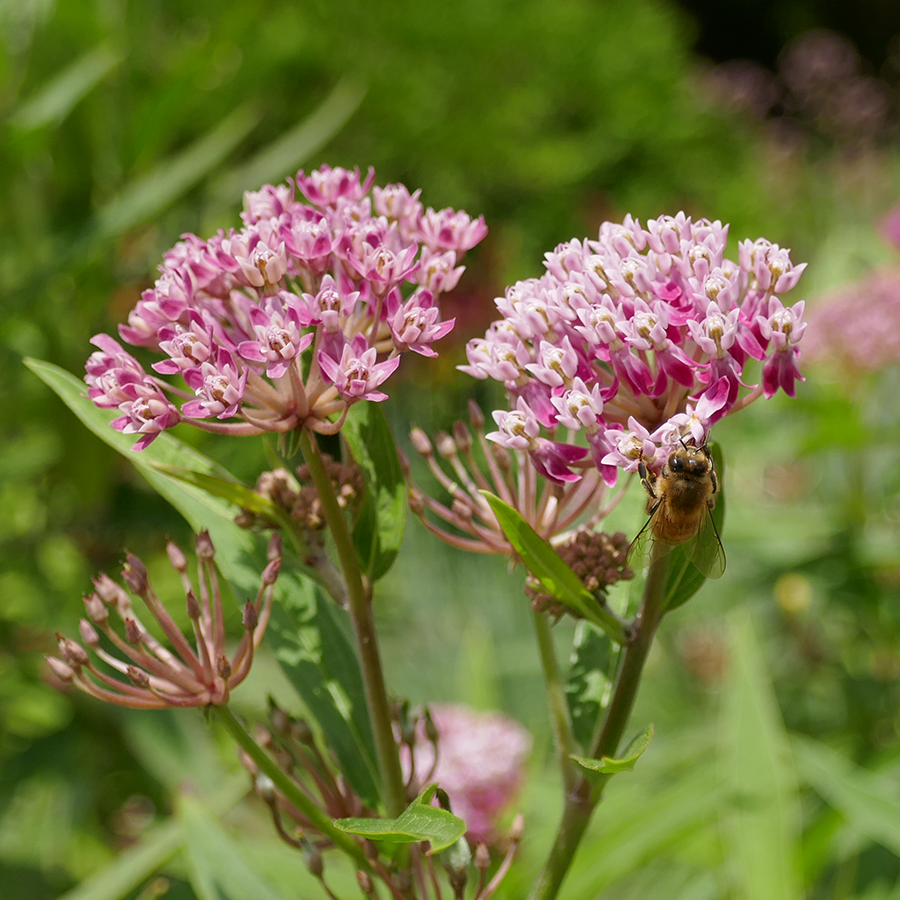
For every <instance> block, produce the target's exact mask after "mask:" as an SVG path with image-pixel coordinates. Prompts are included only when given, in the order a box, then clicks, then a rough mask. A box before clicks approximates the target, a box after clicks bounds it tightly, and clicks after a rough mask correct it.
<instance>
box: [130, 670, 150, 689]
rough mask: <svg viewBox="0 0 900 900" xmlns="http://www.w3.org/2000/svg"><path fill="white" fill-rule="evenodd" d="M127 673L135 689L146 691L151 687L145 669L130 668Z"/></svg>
mask: <svg viewBox="0 0 900 900" xmlns="http://www.w3.org/2000/svg"><path fill="white" fill-rule="evenodd" d="M125 673H126V674H127V675H128V677H129V678H130V679H131V683H132V684H133V685H134V686H135V687H139V688H144V689H145V690H146V689H147V688H149V687H150V676H149V675H148V674H147V673H146V672H145V671H144V670H143V669H139V668H138V667H137V666H129V667H128V668H127V669H126V670H125Z"/></svg>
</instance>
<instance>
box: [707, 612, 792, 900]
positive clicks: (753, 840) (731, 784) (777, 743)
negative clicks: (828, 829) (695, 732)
mask: <svg viewBox="0 0 900 900" xmlns="http://www.w3.org/2000/svg"><path fill="white" fill-rule="evenodd" d="M731 635H732V653H731V661H732V671H731V674H730V678H729V681H728V684H727V686H726V689H725V691H724V695H723V698H722V711H721V724H720V728H721V734H720V742H719V744H720V746H719V771H720V777H721V779H722V781H723V784H724V785H725V786H726V788H727V789H728V790H729V791H730V793H731V796H733V797H735V798H737V802H733V803H732V804H730V805H729V806H726V807H723V810H722V825H723V829H722V832H723V837H724V840H725V855H726V858H727V859H730V860H732V861H733V863H734V877H735V878H736V880H737V887H738V890H737V891H736V893H737V895H738V896H741V897H744V898H746V900H795V898H797V897H800V896H801V895H802V891H801V889H800V884H801V882H800V875H799V866H798V857H799V838H800V810H799V800H798V795H797V785H796V776H795V772H794V769H793V765H792V762H791V756H790V750H789V748H788V743H787V735H786V733H785V730H784V725H783V723H782V721H781V714H780V712H779V709H778V703H777V701H776V699H775V695H774V692H773V690H772V684H771V681H770V679H769V676H768V673H767V672H766V666H765V661H764V660H763V657H762V653H761V650H760V647H759V645H758V643H757V639H756V635H755V634H754V630H753V626H752V622H751V620H750V617H749V615H747V614H743V613H742V614H740V615H736V616H735V617H734V618H733V619H732V623H731Z"/></svg>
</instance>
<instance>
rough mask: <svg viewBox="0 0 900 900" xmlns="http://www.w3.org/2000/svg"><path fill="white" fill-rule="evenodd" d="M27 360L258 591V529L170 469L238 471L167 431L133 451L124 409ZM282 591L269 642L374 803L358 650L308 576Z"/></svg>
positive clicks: (281, 584)
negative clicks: (122, 426)
mask: <svg viewBox="0 0 900 900" xmlns="http://www.w3.org/2000/svg"><path fill="white" fill-rule="evenodd" d="M26 365H27V366H28V367H29V368H30V369H31V371H32V372H34V373H35V374H36V375H37V376H38V377H39V378H41V379H42V380H43V381H44V382H45V383H46V384H47V385H48V386H49V387H51V388H52V389H53V390H54V391H55V392H56V393H57V394H58V395H59V396H60V398H61V399H62V400H63V402H64V403H66V405H67V406H68V407H69V408H70V409H71V410H72V411H73V412H74V413H75V415H76V416H78V418H79V419H81V421H82V422H83V423H84V424H85V425H86V426H87V427H88V428H89V429H90V430H91V431H92V432H94V434H96V435H97V436H98V437H99V438H100V439H101V440H103V441H105V442H106V443H107V444H109V445H110V446H111V447H113V448H114V449H116V450H118V451H119V452H120V453H122V455H123V456H125V457H126V458H127V459H128V460H129V461H130V462H131V463H133V464H134V466H135V467H136V468H137V470H138V471H139V472H140V473H141V474H142V475H143V476H144V477H145V478H146V479H147V480H148V481H149V482H150V484H151V485H153V487H154V488H155V489H156V490H157V491H158V492H159V493H160V494H161V495H162V496H163V497H165V498H166V499H167V500H168V501H169V502H170V503H171V504H172V505H173V506H174V507H175V508H176V509H177V510H178V511H179V512H180V513H181V514H182V515H183V516H184V517H185V519H186V520H187V521H188V523H189V524H190V525H191V527H192V528H193V529H194V530H195V531H200V530H201V529H203V528H206V529H207V530H208V531H209V533H210V536H211V537H212V540H213V544H214V545H215V548H216V563H217V564H218V566H219V568H220V569H221V571H222V573H223V575H224V576H225V578H226V579H228V581H229V582H230V583H231V584H232V585H233V586H234V588H235V592H236V594H237V596H238V597H240V596H250V597H252V596H255V594H256V592H257V590H258V588H259V576H260V573H261V572H262V570H263V568H264V567H265V563H266V557H265V550H264V548H262V547H260V546H259V544H258V542H257V540H256V538H255V537H254V535H253V534H252V533H251V532H249V531H246V530H244V529H242V528H238V526H237V525H235V523H234V513H235V508H234V506H232V504H231V503H230V502H228V501H226V500H224V499H222V498H221V497H216V496H213V495H212V494H210V493H208V492H207V491H206V490H204V489H202V488H200V487H197V486H196V485H194V484H189V483H187V482H185V481H184V480H182V479H181V478H177V479H176V478H172V477H171V476H169V475H166V474H164V472H165V467H166V466H177V467H178V468H179V469H188V470H190V471H192V472H195V473H199V474H200V475H208V476H211V477H213V478H215V479H219V480H220V481H223V482H226V483H235V479H234V478H233V476H232V475H231V474H230V473H229V472H228V471H227V470H226V469H224V468H222V467H221V466H219V465H217V464H216V463H214V462H212V461H211V460H209V459H207V458H206V457H205V456H203V455H202V454H200V453H197V451H195V450H193V449H191V448H190V447H187V446H186V445H185V444H182V443H181V442H180V441H178V440H177V439H176V438H174V437H173V436H172V435H171V434H168V433H166V434H161V435H160V436H159V437H158V438H157V439H156V440H155V441H154V442H153V443H152V444H151V445H150V446H149V447H147V448H146V449H145V450H142V451H141V452H140V453H135V452H134V451H132V450H131V447H132V445H133V443H134V437H133V436H132V435H126V434H122V433H121V432H119V431H115V430H114V429H112V428H110V427H109V422H110V421H111V420H112V419H113V418H115V416H116V415H117V411H116V410H112V411H109V410H101V409H98V408H97V407H96V406H94V404H93V403H92V402H91V401H90V400H89V399H88V398H87V397H86V396H84V390H85V387H84V384H83V383H82V382H80V381H79V380H78V379H77V378H75V377H74V376H73V375H70V374H69V373H68V372H65V371H63V370H62V369H60V368H58V367H57V366H54V365H52V364H50V363H46V362H41V361H38V360H26ZM275 597H276V601H277V602H276V603H275V605H274V608H273V614H272V620H271V622H270V626H269V629H268V631H267V635H266V640H267V642H268V643H269V644H270V645H271V646H273V647H274V648H275V653H276V656H277V657H278V661H279V663H280V664H281V666H282V668H283V669H284V670H285V673H286V674H287V676H288V678H289V679H290V680H291V683H292V684H293V685H294V686H295V688H296V689H297V691H298V693H299V694H300V696H301V697H302V698H303V700H304V702H305V703H306V705H307V707H308V708H309V710H310V713H311V714H312V715H313V716H314V717H315V718H316V720H317V721H318V722H319V724H320V726H321V727H322V730H323V731H324V732H325V735H326V737H327V738H328V741H329V743H330V744H331V745H332V746H333V747H334V748H335V754H336V755H337V757H338V760H339V762H340V764H341V768H342V771H343V772H344V775H345V776H346V777H347V779H348V781H349V782H350V783H351V785H353V787H354V789H355V790H356V791H357V792H358V793H359V794H360V796H361V797H363V798H364V799H366V800H367V801H369V802H374V800H375V798H376V797H377V793H378V792H377V789H376V781H375V779H374V776H373V775H372V773H373V772H374V770H375V767H374V763H373V762H372V761H373V760H374V758H375V751H374V743H373V740H372V736H371V726H370V724H369V720H368V715H367V712H366V706H365V703H364V699H363V698H364V693H363V686H362V675H361V674H360V671H359V665H358V663H357V658H356V654H355V653H354V651H353V649H352V647H351V645H350V642H349V641H348V640H347V638H346V635H345V634H344V632H343V630H342V629H341V626H340V625H339V624H338V620H337V616H338V615H339V613H338V611H337V609H336V608H335V607H334V605H333V604H331V603H328V602H326V601H324V600H322V599H321V597H320V596H319V595H318V594H317V593H316V591H315V590H314V589H313V586H312V585H311V584H310V582H309V581H308V580H307V579H305V578H302V577H301V576H299V575H298V574H296V573H294V572H291V571H290V570H288V569H286V568H282V571H281V575H280V576H279V578H278V581H277V583H276V586H275Z"/></svg>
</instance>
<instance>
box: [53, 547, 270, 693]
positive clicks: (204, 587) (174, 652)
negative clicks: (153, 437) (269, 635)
mask: <svg viewBox="0 0 900 900" xmlns="http://www.w3.org/2000/svg"><path fill="white" fill-rule="evenodd" d="M167 550H168V555H169V561H170V562H171V563H172V566H173V567H174V568H175V570H176V571H177V572H178V574H179V576H180V578H181V582H182V586H183V588H184V593H185V598H186V600H187V612H188V617H189V618H190V620H191V624H192V625H193V629H194V637H195V646H193V647H192V646H191V644H190V643H189V642H188V640H187V639H186V638H185V637H184V635H183V634H182V633H181V631H180V629H179V628H178V626H177V625H176V624H175V622H174V620H173V619H172V617H171V616H170V615H169V613H168V612H167V611H166V608H165V606H163V604H162V602H161V601H160V599H159V597H157V595H156V593H155V591H154V590H153V587H152V586H151V584H150V580H149V578H148V577H147V569H146V568H145V566H144V564H143V563H142V562H141V561H140V560H139V559H138V558H137V557H136V556H133V555H132V554H128V557H127V559H126V562H125V566H124V568H123V569H122V579H123V581H124V582H125V584H126V585H127V586H128V588H129V591H130V592H131V594H134V595H135V596H137V597H140V598H141V600H143V602H144V604H145V605H146V606H147V609H148V610H149V611H150V614H151V615H152V616H153V618H154V619H156V622H157V624H158V625H159V627H160V629H161V630H162V632H163V634H164V635H165V636H166V638H167V639H168V641H169V643H170V644H171V648H172V649H171V650H170V649H169V648H168V647H166V646H164V645H163V644H162V643H160V641H158V640H157V639H156V637H154V636H153V634H152V633H151V632H150V631H149V630H148V629H147V628H146V627H145V625H144V624H143V622H142V621H141V619H140V617H139V616H138V614H137V612H136V611H135V609H134V606H133V604H132V599H131V596H130V595H129V592H128V591H126V590H125V589H124V588H122V587H121V586H120V585H119V584H117V583H116V582H115V581H113V580H112V579H111V578H110V577H109V576H108V575H105V574H103V575H100V576H99V577H98V578H96V579H94V588H95V590H94V591H93V592H92V593H91V594H88V596H86V597H85V598H84V606H85V610H86V613H87V617H86V618H84V619H82V620H81V623H80V625H79V631H80V633H81V643H78V642H77V641H74V640H72V639H70V638H67V637H64V636H63V635H59V634H58V635H57V639H58V643H59V656H51V657H48V658H47V662H48V664H49V665H50V668H51V669H52V671H53V673H54V674H55V675H56V677H57V678H58V679H60V680H61V681H62V682H64V683H68V684H73V685H74V686H75V687H77V688H80V689H81V690H82V691H84V692H85V693H87V694H90V695H91V696H93V697H96V698H97V699H99V700H106V701H108V702H109V703H115V704H117V705H118V706H128V707H131V708H132V709H165V708H167V707H184V706H209V705H210V704H212V705H216V706H221V705H224V704H226V703H227V702H228V699H229V697H230V694H231V691H232V690H233V689H234V688H235V687H237V686H238V685H239V684H240V683H241V682H242V681H243V680H244V679H245V678H246V677H247V675H248V674H249V672H250V666H251V665H252V663H253V654H254V652H255V650H256V649H257V647H259V644H260V642H261V641H262V638H263V635H264V634H265V630H266V625H267V623H268V621H269V614H270V612H271V609H272V593H273V589H274V587H273V586H274V584H275V580H276V579H277V578H278V572H279V569H280V568H281V543H280V539H279V538H278V537H277V536H274V537H273V538H272V540H271V542H270V543H269V554H268V555H269V562H268V565H267V566H266V568H265V569H264V571H263V573H262V576H261V577H260V586H259V591H258V592H257V595H256V598H255V600H252V601H251V600H248V601H247V602H246V604H245V606H244V612H243V617H242V625H243V628H244V635H243V637H242V638H241V640H240V643H239V644H238V646H237V649H236V650H235V651H234V653H233V654H232V655H231V657H230V658H229V656H228V653H227V648H226V646H225V620H224V612H223V608H222V594H221V591H220V589H219V582H218V578H217V576H216V571H215V565H214V556H215V550H214V548H213V545H212V541H211V540H210V539H209V535H208V534H207V533H206V532H201V533H200V534H199V535H198V537H197V558H198V568H199V573H198V574H199V581H198V592H195V591H194V588H193V586H192V584H191V581H190V578H189V577H188V574H187V559H186V558H185V556H184V553H182V551H181V550H180V549H179V548H178V547H177V546H176V545H175V544H174V543H172V542H171V541H170V542H169V544H168V548H167ZM113 618H118V619H119V620H121V623H122V626H123V628H124V632H125V636H124V638H123V637H122V636H121V635H120V634H119V633H118V632H117V631H116V630H115V629H114V628H113V626H112V621H111V620H112V619H113ZM101 635H102V636H104V637H105V638H106V641H105V642H104V641H103V639H102V637H101ZM107 648H110V649H115V650H118V651H119V653H120V654H121V657H117V656H115V655H114V654H113V653H111V652H109V650H108V649H107ZM88 650H90V651H92V653H93V655H94V656H96V657H97V659H98V660H100V662H101V665H100V666H98V665H97V663H96V662H95V661H94V659H93V658H92V656H91V653H89V652H88ZM110 671H112V672H114V673H116V674H110ZM117 676H118V677H117ZM123 676H124V677H123Z"/></svg>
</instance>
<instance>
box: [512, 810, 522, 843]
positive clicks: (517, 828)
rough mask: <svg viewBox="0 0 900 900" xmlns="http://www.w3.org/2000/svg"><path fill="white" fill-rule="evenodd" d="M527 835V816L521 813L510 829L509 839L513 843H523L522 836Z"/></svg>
mask: <svg viewBox="0 0 900 900" xmlns="http://www.w3.org/2000/svg"><path fill="white" fill-rule="evenodd" d="M524 833H525V816H523V815H522V813H519V814H518V815H517V816H516V817H515V818H514V819H513V822H512V825H510V827H509V839H510V840H511V841H521V840H522V835H523V834H524Z"/></svg>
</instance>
